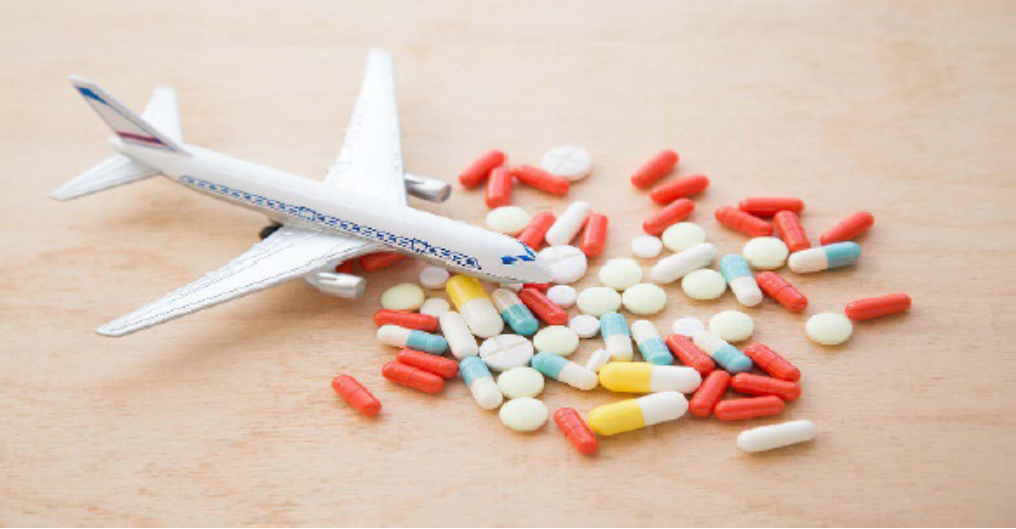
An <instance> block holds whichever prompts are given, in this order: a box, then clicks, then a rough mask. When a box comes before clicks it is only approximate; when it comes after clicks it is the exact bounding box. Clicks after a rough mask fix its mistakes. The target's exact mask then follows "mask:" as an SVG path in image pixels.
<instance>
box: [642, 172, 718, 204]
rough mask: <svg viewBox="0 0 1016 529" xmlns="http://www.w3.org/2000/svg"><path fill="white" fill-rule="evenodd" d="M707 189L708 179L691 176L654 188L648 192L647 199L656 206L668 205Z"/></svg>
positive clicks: (703, 176)
mask: <svg viewBox="0 0 1016 529" xmlns="http://www.w3.org/2000/svg"><path fill="white" fill-rule="evenodd" d="M707 187H709V178H707V177H706V175H704V174H693V175H688V176H682V177H679V178H675V179H674V181H672V182H668V183H666V184H663V185H660V186H656V187H654V188H653V190H652V191H650V192H649V198H651V199H652V200H653V202H656V203H657V204H670V203H671V202H673V201H675V200H677V199H679V198H685V197H690V196H692V195H695V194H698V193H701V192H703V191H705V190H706V188H707Z"/></svg>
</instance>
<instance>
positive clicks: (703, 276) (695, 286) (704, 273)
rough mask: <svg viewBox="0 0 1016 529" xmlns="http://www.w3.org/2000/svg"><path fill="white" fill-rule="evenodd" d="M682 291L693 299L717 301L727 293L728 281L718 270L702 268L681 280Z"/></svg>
mask: <svg viewBox="0 0 1016 529" xmlns="http://www.w3.org/2000/svg"><path fill="white" fill-rule="evenodd" d="M681 290H683V291H684V293H685V294H687V295H688V297H689V298H691V299H698V300H703V301H705V300H710V299H717V298H719V297H720V296H722V295H723V293H724V292H726V291H727V280H726V279H723V274H721V273H719V272H717V271H716V270H712V269H710V268H702V269H699V270H695V271H692V272H689V273H688V275H686V276H684V277H683V278H681Z"/></svg>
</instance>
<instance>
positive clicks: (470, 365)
mask: <svg viewBox="0 0 1016 529" xmlns="http://www.w3.org/2000/svg"><path fill="white" fill-rule="evenodd" d="M459 373H461V374H462V379H463V380H465V381H466V385H467V386H469V392H470V393H472V394H473V400H475V401H476V403H477V404H479V405H480V407H481V408H483V409H485V410H493V409H494V408H497V407H498V406H500V405H501V403H502V402H504V395H501V390H500V389H498V387H497V382H494V376H493V375H491V374H490V369H488V368H487V364H485V363H484V362H483V360H481V359H480V357H478V356H468V357H466V358H464V359H463V360H462V361H461V362H459Z"/></svg>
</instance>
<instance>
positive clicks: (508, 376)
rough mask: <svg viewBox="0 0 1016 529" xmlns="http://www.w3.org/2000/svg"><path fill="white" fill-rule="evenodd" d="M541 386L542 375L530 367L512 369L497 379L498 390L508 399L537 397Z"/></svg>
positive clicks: (540, 391) (541, 388)
mask: <svg viewBox="0 0 1016 529" xmlns="http://www.w3.org/2000/svg"><path fill="white" fill-rule="evenodd" d="M543 385H544V382H543V375H542V374H541V373H540V372H539V371H537V370H535V369H533V368H531V367H513V368H511V369H509V370H507V371H505V372H504V373H501V374H500V375H498V377H497V387H498V389H500V390H501V393H503V394H504V396H505V397H508V398H509V399H517V398H520V397H537V396H539V395H540V393H542V392H543Z"/></svg>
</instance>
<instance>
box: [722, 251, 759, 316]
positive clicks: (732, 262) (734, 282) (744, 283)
mask: <svg viewBox="0 0 1016 529" xmlns="http://www.w3.org/2000/svg"><path fill="white" fill-rule="evenodd" d="M720 273H722V274H723V278H724V279H726V280H727V284H728V285H730V290H731V291H732V292H733V293H734V297H735V298H737V302H738V303H740V304H742V305H744V306H745V307H754V306H755V305H758V304H759V303H762V290H761V289H759V288H758V283H756V282H755V276H754V275H753V274H752V273H751V267H750V266H748V261H747V260H746V259H745V258H744V257H742V256H740V255H738V254H736V253H731V254H727V255H724V256H723V259H720Z"/></svg>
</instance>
